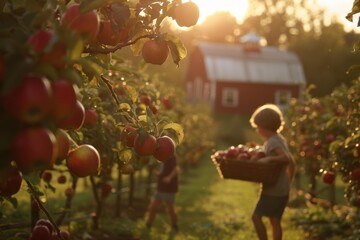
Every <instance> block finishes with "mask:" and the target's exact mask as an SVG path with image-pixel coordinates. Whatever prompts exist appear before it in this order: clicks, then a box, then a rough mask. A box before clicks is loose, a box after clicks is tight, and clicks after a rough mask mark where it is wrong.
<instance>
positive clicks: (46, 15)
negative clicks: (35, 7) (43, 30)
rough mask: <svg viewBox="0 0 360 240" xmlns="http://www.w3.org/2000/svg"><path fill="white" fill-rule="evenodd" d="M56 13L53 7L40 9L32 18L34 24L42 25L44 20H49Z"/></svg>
mask: <svg viewBox="0 0 360 240" xmlns="http://www.w3.org/2000/svg"><path fill="white" fill-rule="evenodd" d="M53 15H54V10H52V9H45V10H42V11H39V13H38V14H36V16H35V17H34V19H33V20H32V25H33V26H41V25H43V24H44V22H47V21H48V20H49V19H51V17H52V16H53Z"/></svg>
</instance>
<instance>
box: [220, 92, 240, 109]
mask: <svg viewBox="0 0 360 240" xmlns="http://www.w3.org/2000/svg"><path fill="white" fill-rule="evenodd" d="M229 100H230V101H229ZM221 105H222V106H224V107H237V106H238V105H239V91H238V89H236V88H223V89H222V93H221Z"/></svg>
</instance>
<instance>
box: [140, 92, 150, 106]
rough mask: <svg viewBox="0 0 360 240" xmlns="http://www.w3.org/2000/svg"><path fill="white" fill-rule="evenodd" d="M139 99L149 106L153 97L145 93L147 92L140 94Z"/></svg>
mask: <svg viewBox="0 0 360 240" xmlns="http://www.w3.org/2000/svg"><path fill="white" fill-rule="evenodd" d="M139 99H140V102H141V103H143V104H145V105H146V106H149V105H150V103H151V97H150V96H149V95H145V94H143V95H140V97H139Z"/></svg>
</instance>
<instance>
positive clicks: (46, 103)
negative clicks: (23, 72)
mask: <svg viewBox="0 0 360 240" xmlns="http://www.w3.org/2000/svg"><path fill="white" fill-rule="evenodd" d="M50 99H51V87H50V82H49V80H47V79H46V78H45V77H38V76H34V75H27V76H25V77H23V79H22V81H21V83H20V84H19V85H18V86H17V87H15V88H13V89H11V90H10V91H8V92H6V93H5V94H4V96H3V99H2V103H3V107H4V110H5V111H6V112H7V113H8V114H9V115H10V116H12V117H13V118H15V119H16V120H18V121H21V122H24V123H30V124H32V123H37V122H40V121H42V120H43V119H44V118H45V117H46V116H47V115H48V113H49V111H50Z"/></svg>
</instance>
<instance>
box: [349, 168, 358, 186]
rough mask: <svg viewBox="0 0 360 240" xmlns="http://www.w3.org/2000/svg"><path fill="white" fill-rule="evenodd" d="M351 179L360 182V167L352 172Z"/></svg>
mask: <svg viewBox="0 0 360 240" xmlns="http://www.w3.org/2000/svg"><path fill="white" fill-rule="evenodd" d="M349 179H351V180H354V181H358V182H360V167H357V168H354V169H353V170H351V171H350V173H349Z"/></svg>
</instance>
